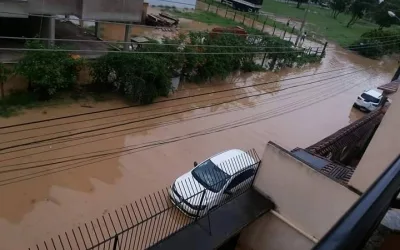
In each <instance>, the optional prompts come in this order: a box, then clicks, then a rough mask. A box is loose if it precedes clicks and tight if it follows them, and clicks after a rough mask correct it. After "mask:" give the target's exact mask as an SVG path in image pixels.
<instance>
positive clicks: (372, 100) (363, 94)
mask: <svg viewBox="0 0 400 250" xmlns="http://www.w3.org/2000/svg"><path fill="white" fill-rule="evenodd" d="M361 97H362V98H363V99H364V101H366V102H373V103H379V99H378V98H375V97H373V96H370V95H368V94H366V93H362V94H361Z"/></svg>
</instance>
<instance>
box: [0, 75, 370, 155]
mask: <svg viewBox="0 0 400 250" xmlns="http://www.w3.org/2000/svg"><path fill="white" fill-rule="evenodd" d="M360 71H364V70H357V71H353V72H351V73H347V74H342V75H339V76H334V77H331V78H328V79H334V78H338V77H341V76H344V75H348V74H354V73H357V72H360ZM312 83H314V82H311V83H308V84H312ZM299 86H302V85H295V86H291V87H289V88H293V87H299ZM286 89H288V88H286ZM280 91H281V90H280ZM260 95H265V93H264V94H257V95H253V96H260ZM253 96H249V97H253ZM244 98H247V97H241V98H237V99H235V100H233V101H237V100H241V99H244ZM228 102H232V101H225V102H220V103H215V104H210V105H206V106H202V107H195V108H190V109H187V110H184V111H178V112H173V113H170V114H168V115H167V116H169V115H176V114H181V113H184V112H188V111H193V110H197V109H202V108H208V107H213V106H216V105H221V104H223V103H228ZM165 116H166V115H158V116H155V117H152V118H146V119H139V120H136V121H134V122H124V123H120V124H116V125H110V126H107V127H104V128H101V129H92V130H88V131H83V132H76V133H71V134H69V135H63V136H58V137H56V138H49V139H43V140H37V141H33V142H29V143H21V144H19V145H13V146H8V147H3V148H0V151H5V150H9V149H14V148H19V147H24V146H29V145H33V144H38V143H42V142H47V141H52V140H54V139H60V138H66V137H72V136H75V135H80V134H85V133H91V132H96V131H100V130H105V129H109V128H115V127H120V126H124V125H130V124H132V123H137V122H143V121H147V120H153V119H158V118H162V117H165ZM27 149H29V148H27ZM23 150H26V149H23ZM17 151H20V150H14V151H8V152H4V153H0V155H2V154H6V153H12V152H17Z"/></svg>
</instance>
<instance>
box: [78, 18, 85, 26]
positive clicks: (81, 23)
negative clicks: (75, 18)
mask: <svg viewBox="0 0 400 250" xmlns="http://www.w3.org/2000/svg"><path fill="white" fill-rule="evenodd" d="M79 26H81V28H84V27H83V26H84V22H83V20H82V19H79Z"/></svg>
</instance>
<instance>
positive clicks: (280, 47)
mask: <svg viewBox="0 0 400 250" xmlns="http://www.w3.org/2000/svg"><path fill="white" fill-rule="evenodd" d="M207 33H211V32H207ZM212 33H218V34H221V35H225V34H235V35H237V36H240V34H237V33H229V32H227V33H225V32H222V33H219V32H212ZM0 39H10V40H34V41H37V40H39V41H56V42H57V41H61V42H87V43H106V44H108V43H113V44H132V42H124V41H110V40H108V41H106V40H84V39H59V38H56V39H50V38H38V37H33V38H26V37H12V36H0ZM140 45H151V46H159V47H163V46H165V47H168V46H176V47H181V46H184V47H206V48H208V47H212V48H214V47H215V48H254V46H255V45H257V44H253V45H213V44H180V43H140ZM322 47H323V46H317V47H312V48H322ZM257 48H263V49H282V48H283V49H287V48H292V47H290V46H274V47H269V46H257ZM53 50H58V49H53Z"/></svg>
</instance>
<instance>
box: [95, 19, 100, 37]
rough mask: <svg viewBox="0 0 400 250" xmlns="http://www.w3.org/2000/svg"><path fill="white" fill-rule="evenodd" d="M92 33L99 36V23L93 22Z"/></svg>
mask: <svg viewBox="0 0 400 250" xmlns="http://www.w3.org/2000/svg"><path fill="white" fill-rule="evenodd" d="M94 35H95V36H96V37H100V24H99V22H95V23H94Z"/></svg>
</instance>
